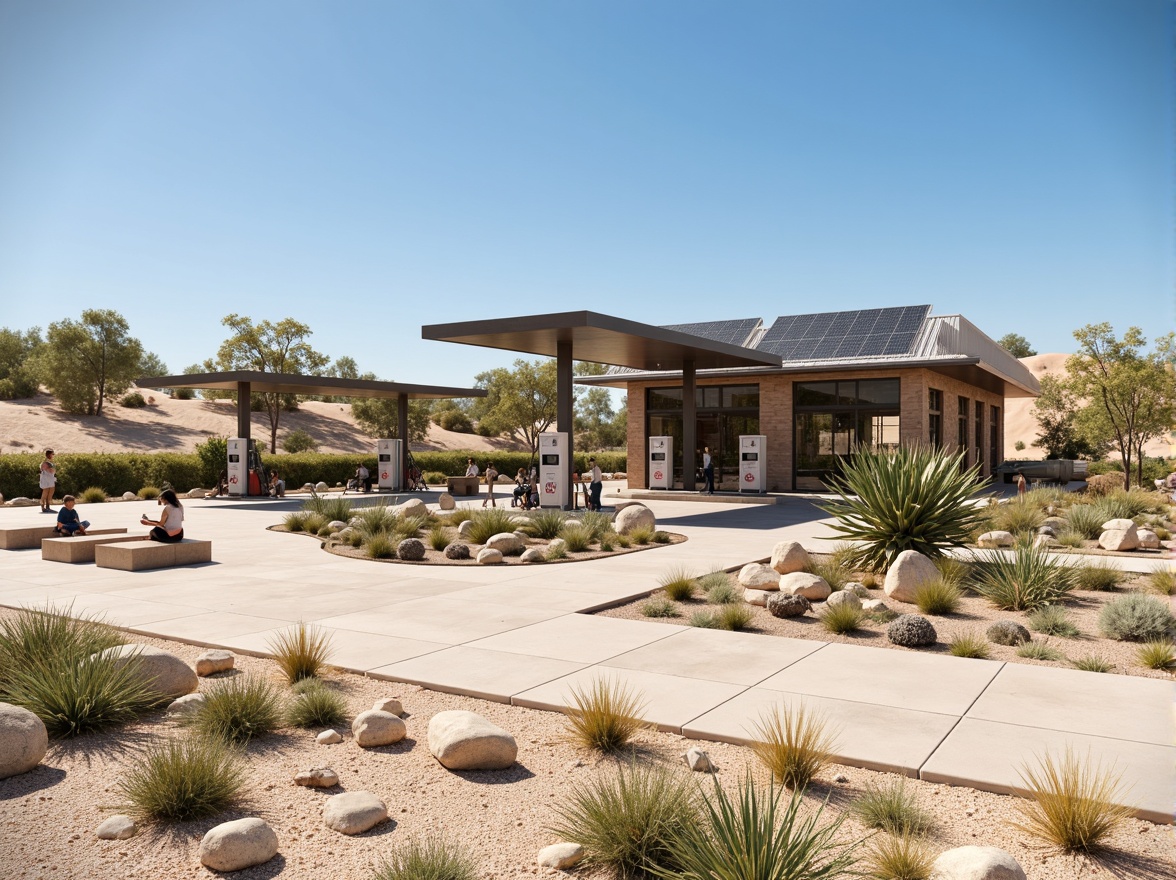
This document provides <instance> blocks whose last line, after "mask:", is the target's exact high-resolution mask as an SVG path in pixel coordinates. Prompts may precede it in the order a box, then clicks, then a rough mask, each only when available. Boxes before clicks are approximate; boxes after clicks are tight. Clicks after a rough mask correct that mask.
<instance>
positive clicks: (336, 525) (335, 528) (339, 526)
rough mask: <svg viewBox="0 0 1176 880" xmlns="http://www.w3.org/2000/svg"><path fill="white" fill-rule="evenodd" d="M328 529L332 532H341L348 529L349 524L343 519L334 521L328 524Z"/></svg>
mask: <svg viewBox="0 0 1176 880" xmlns="http://www.w3.org/2000/svg"><path fill="white" fill-rule="evenodd" d="M327 528H328V529H330V530H331V531H332V532H341V531H343V530H344V529H345V528H347V523H345V522H343V520H341V519H333V520H331V521H330V522H329V523H327Z"/></svg>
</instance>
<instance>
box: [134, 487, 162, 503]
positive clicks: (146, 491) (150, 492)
mask: <svg viewBox="0 0 1176 880" xmlns="http://www.w3.org/2000/svg"><path fill="white" fill-rule="evenodd" d="M159 493H160V488H159V487H158V486H143V487H142V488H141V489H139V491H138V492H137V493H136V494H137V495H138V496H139V497H140V498H142V499H143V500H144V501H154V500H155V499H156V498H158V497H159Z"/></svg>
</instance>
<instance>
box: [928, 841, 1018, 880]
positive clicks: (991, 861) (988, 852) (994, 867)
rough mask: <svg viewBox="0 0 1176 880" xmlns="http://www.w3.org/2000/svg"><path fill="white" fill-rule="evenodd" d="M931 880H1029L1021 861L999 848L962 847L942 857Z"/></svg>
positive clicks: (938, 859) (942, 854)
mask: <svg viewBox="0 0 1176 880" xmlns="http://www.w3.org/2000/svg"><path fill="white" fill-rule="evenodd" d="M931 880H1026V878H1025V872H1024V870H1022V868H1021V866H1020V865H1019V864H1017V860H1016V859H1014V858H1013V857H1012V856H1011V855H1009V854H1008V853H1007V852H1005V851H1004V850H1003V849H998V848H997V847H995V846H960V847H956V848H955V849H949V850H946V851H944V852H942V853H940V854H939V858H937V859H936V860H935V863H934V864H933V865H932V866H931Z"/></svg>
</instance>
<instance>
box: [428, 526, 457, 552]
mask: <svg viewBox="0 0 1176 880" xmlns="http://www.w3.org/2000/svg"><path fill="white" fill-rule="evenodd" d="M451 541H452V539H451V538H450V537H449V534H448V533H447V532H446V531H445V527H444V526H439V525H438V526H433V528H431V529H429V546H430V547H432V548H433V549H434V550H444V549H445V548H446V547H448V546H449V545H450V543H451Z"/></svg>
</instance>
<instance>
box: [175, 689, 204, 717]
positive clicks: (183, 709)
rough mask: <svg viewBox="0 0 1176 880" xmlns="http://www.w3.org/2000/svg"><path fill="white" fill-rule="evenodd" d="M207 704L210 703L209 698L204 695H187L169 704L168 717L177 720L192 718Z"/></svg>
mask: <svg viewBox="0 0 1176 880" xmlns="http://www.w3.org/2000/svg"><path fill="white" fill-rule="evenodd" d="M206 702H208V697H206V696H205V695H204V694H202V693H195V694H185V695H184V696H182V697H180V698H179V699H176V700H172V701H171V703H169V704H168V707H167V714H168V717H169V718H177V719H179V718H190V717H192V716H193V715H195V714H196V713H197V712H199V711H200V709H201V708H202V707H203V706H204V704H205V703H206Z"/></svg>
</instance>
